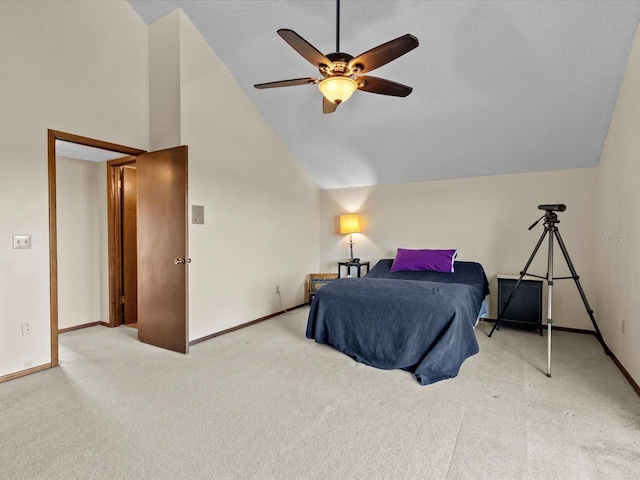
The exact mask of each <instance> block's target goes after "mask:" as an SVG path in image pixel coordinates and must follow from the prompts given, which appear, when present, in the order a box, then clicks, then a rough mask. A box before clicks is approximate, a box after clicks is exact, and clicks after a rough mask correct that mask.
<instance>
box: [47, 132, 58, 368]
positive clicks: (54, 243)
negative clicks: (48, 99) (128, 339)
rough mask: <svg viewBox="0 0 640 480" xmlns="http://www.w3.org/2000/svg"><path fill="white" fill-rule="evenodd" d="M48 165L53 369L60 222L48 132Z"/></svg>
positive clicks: (52, 138) (53, 143)
mask: <svg viewBox="0 0 640 480" xmlns="http://www.w3.org/2000/svg"><path fill="white" fill-rule="evenodd" d="M47 149H48V154H47V163H48V177H49V180H48V181H49V317H50V331H51V365H50V366H51V367H57V366H58V363H59V359H58V220H57V204H56V201H57V195H56V134H55V132H54V131H53V130H48V132H47Z"/></svg>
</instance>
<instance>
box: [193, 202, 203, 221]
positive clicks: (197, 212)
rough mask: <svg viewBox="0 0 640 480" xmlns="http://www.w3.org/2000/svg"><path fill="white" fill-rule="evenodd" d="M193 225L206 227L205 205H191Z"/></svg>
mask: <svg viewBox="0 0 640 480" xmlns="http://www.w3.org/2000/svg"><path fill="white" fill-rule="evenodd" d="M191 223H193V224H194V225H204V205H191Z"/></svg>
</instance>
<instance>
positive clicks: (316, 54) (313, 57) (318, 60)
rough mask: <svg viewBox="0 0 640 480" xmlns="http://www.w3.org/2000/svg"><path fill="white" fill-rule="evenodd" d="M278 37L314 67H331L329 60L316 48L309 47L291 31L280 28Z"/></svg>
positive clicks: (307, 43) (309, 45)
mask: <svg viewBox="0 0 640 480" xmlns="http://www.w3.org/2000/svg"><path fill="white" fill-rule="evenodd" d="M278 35H280V36H281V37H282V38H283V39H284V41H285V42H287V43H288V44H289V45H291V46H292V47H293V49H294V50H295V51H296V52H298V53H299V54H300V55H302V56H303V57H304V58H306V59H307V60H308V61H309V62H311V63H312V64H313V65H315V66H316V67H319V66H320V65H326V66H328V67H333V63H332V62H331V60H329V59H328V58H327V57H325V56H324V54H323V53H322V52H320V51H319V50H318V49H317V48H316V47H314V46H313V45H311V44H310V43H309V42H307V41H306V40H305V39H304V38H302V37H301V36H300V35H298V34H297V33H296V32H294V31H293V30H289V29H288V28H281V29H280V30H278Z"/></svg>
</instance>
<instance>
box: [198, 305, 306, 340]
mask: <svg viewBox="0 0 640 480" xmlns="http://www.w3.org/2000/svg"><path fill="white" fill-rule="evenodd" d="M308 305H309V303H303V304H302V305H296V306H295V307H291V308H290V309H289V310H286V311H285V310H282V311H280V312H276V313H272V314H271V315H267V316H266V317H261V318H257V319H255V320H251V321H250V322H247V323H243V324H241V325H236V326H235V327H231V328H227V329H226V330H222V331H221V332H217V333H212V334H211V335H207V336H206V337H201V338H196V339H195V340H191V341H190V342H189V346H192V345H195V344H197V343H202V342H205V341H207V340H211V339H212V338H215V337H219V336H220V335H224V334H226V333H231V332H235V331H236V330H240V329H241V328H245V327H250V326H251V325H255V324H256V323H260V322H264V321H265V320H269V319H270V318H273V317H277V316H278V315H282V314H283V313H287V312H291V311H292V310H297V309H298V308H302V307H306V306H308Z"/></svg>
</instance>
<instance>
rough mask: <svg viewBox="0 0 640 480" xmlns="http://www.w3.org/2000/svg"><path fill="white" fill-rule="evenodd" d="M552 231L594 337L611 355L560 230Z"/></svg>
mask: <svg viewBox="0 0 640 480" xmlns="http://www.w3.org/2000/svg"><path fill="white" fill-rule="evenodd" d="M554 233H555V236H556V238H557V239H558V245H560V249H561V250H562V254H563V255H564V259H565V260H566V262H567V266H568V267H569V271H570V272H571V277H572V278H573V280H574V281H575V282H576V287H578V292H580V297H581V298H582V303H584V308H586V310H587V313H588V314H589V317H590V318H591V323H592V324H593V328H594V329H595V331H596V338H597V339H598V341H599V342H600V345H602V348H603V349H604V353H606V354H607V355H611V351H610V350H609V347H607V344H606V343H604V338H602V334H601V333H600V329H599V328H598V324H597V323H596V319H595V317H594V316H593V310H592V309H591V306H590V305H589V302H588V300H587V296H586V295H585V293H584V290H583V289H582V285H581V284H580V277H579V276H578V274H577V273H576V269H575V268H574V266H573V262H571V258H570V257H569V252H568V251H567V247H566V246H565V244H564V242H563V241H562V237H561V236H560V232H559V231H558V229H557V228H556V230H555V231H554Z"/></svg>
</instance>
